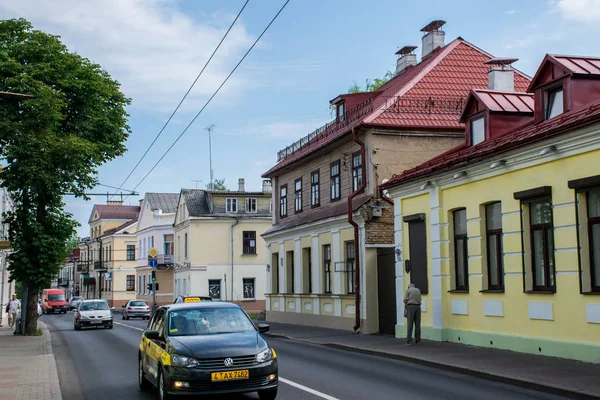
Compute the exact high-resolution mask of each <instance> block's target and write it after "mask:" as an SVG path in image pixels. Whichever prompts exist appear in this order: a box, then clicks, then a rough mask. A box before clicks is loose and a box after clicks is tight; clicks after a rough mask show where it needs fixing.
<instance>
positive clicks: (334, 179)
mask: <svg viewBox="0 0 600 400" xmlns="http://www.w3.org/2000/svg"><path fill="white" fill-rule="evenodd" d="M334 167H337V174H335V175H334V174H333V168H334ZM341 172H342V170H341V163H340V160H337V161H334V162H332V163H331V164H329V198H330V201H332V202H333V201H338V200H340V199H341V198H342V184H341V183H342V176H341V175H342V174H341ZM334 185H335V187H337V197H334V195H333V193H334Z"/></svg>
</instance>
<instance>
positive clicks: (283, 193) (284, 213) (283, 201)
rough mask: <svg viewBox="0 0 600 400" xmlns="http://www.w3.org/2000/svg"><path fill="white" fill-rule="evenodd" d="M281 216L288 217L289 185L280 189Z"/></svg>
mask: <svg viewBox="0 0 600 400" xmlns="http://www.w3.org/2000/svg"><path fill="white" fill-rule="evenodd" d="M279 216H280V217H282V218H283V217H287V185H283V186H281V188H280V189H279Z"/></svg>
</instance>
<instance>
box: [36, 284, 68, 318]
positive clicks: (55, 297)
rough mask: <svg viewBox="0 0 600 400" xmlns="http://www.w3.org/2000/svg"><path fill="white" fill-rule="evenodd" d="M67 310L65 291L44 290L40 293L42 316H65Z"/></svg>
mask: <svg viewBox="0 0 600 400" xmlns="http://www.w3.org/2000/svg"><path fill="white" fill-rule="evenodd" d="M67 310H68V307H67V299H66V298H65V291H64V290H62V289H44V290H43V291H42V312H43V313H44V314H49V313H60V312H62V313H63V314H66V313H67Z"/></svg>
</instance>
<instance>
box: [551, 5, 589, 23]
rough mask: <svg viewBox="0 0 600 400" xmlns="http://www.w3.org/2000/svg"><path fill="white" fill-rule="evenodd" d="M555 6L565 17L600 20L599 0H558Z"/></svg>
mask: <svg viewBox="0 0 600 400" xmlns="http://www.w3.org/2000/svg"><path fill="white" fill-rule="evenodd" d="M555 1H556V0H555ZM556 7H557V8H558V10H559V11H560V12H561V13H562V15H563V16H564V17H565V18H567V19H571V20H575V21H580V22H597V21H600V0H558V1H556Z"/></svg>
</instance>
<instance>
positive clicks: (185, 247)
mask: <svg viewBox="0 0 600 400" xmlns="http://www.w3.org/2000/svg"><path fill="white" fill-rule="evenodd" d="M183 258H184V259H187V258H188V234H187V232H185V233H184V234H183Z"/></svg>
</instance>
